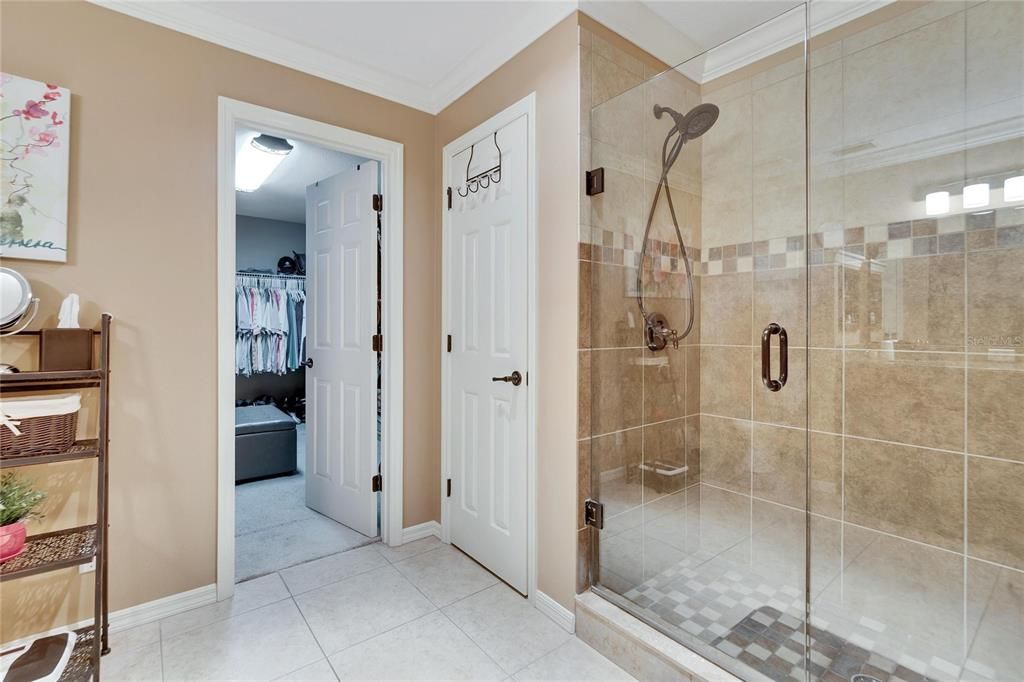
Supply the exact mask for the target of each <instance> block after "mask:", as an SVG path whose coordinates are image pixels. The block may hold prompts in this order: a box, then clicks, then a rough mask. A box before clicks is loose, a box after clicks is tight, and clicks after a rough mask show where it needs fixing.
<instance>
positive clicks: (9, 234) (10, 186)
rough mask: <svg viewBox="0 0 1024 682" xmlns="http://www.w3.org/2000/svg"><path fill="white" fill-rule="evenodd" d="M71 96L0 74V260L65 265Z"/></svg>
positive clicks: (59, 88) (31, 81) (55, 89)
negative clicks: (25, 260) (0, 184)
mask: <svg viewBox="0 0 1024 682" xmlns="http://www.w3.org/2000/svg"><path fill="white" fill-rule="evenodd" d="M70 109H71V93H70V92H69V91H68V90H67V88H61V87H58V86H56V85H50V84H48V83H40V82H38V81H34V80H29V79H27V78H21V77H20V76H12V75H10V74H7V73H0V139H2V147H0V158H2V173H0V179H2V189H0V200H2V205H0V256H2V257H4V258H28V259H32V260H46V261H57V262H60V263H63V262H66V261H67V254H68V252H67V247H68V244H67V240H68V225H67V221H68V158H69V154H68V152H69V147H70V144H69V142H70V130H69V123H68V116H69V113H70Z"/></svg>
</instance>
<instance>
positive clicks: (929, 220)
mask: <svg viewBox="0 0 1024 682" xmlns="http://www.w3.org/2000/svg"><path fill="white" fill-rule="evenodd" d="M852 6H853V5H850V4H847V3H840V2H830V1H826V0H821V1H815V2H811V3H810V4H800V5H797V6H794V7H793V8H792V9H791V10H790V11H787V12H785V13H783V14H781V15H779V16H778V17H776V18H774V19H772V20H770V21H768V22H767V23H764V24H761V25H759V26H756V27H752V28H751V29H750V30H748V31H746V32H744V33H743V34H741V35H738V36H736V37H735V38H733V39H731V40H728V41H726V42H724V43H723V44H721V45H719V46H718V47H715V48H713V49H710V50H708V51H707V52H705V53H703V54H701V55H699V56H697V57H694V58H693V59H691V60H688V61H687V62H685V63H683V64H680V65H679V66H677V67H675V68H673V69H671V70H668V71H666V72H664V73H660V74H658V75H653V76H651V77H649V78H646V80H642V82H640V83H638V84H635V85H633V86H631V87H628V88H625V89H624V88H622V87H621V86H620V87H618V88H616V87H613V86H614V83H615V74H609V73H607V72H606V71H603V69H610V68H611V67H610V66H609V64H612V62H611V61H610V60H608V59H599V58H598V57H597V56H594V57H593V59H587V60H584V68H585V69H590V71H589V72H588V73H587V74H586V76H585V77H586V78H589V79H590V80H591V81H592V83H593V86H592V91H593V94H592V98H593V105H594V106H593V107H592V109H591V111H590V115H589V121H585V122H584V123H585V125H584V136H585V137H586V138H587V143H588V144H589V150H590V157H591V158H590V164H589V165H590V167H591V168H598V167H601V168H604V191H603V192H602V193H600V194H597V195H594V196H592V197H590V198H589V211H588V214H585V215H584V216H583V219H584V221H585V222H586V221H589V225H586V226H585V228H586V230H585V234H586V235H587V237H586V239H585V241H587V242H589V243H588V244H586V245H585V246H586V248H585V249H584V250H583V251H582V253H583V254H584V255H582V256H581V259H582V260H583V261H585V266H586V268H587V277H586V281H587V287H588V289H589V290H588V291H584V292H582V294H581V295H583V296H589V303H588V305H587V306H586V307H587V311H588V315H589V318H590V319H589V320H588V321H587V326H588V329H586V330H585V332H586V337H585V339H586V340H585V343H583V344H581V345H583V346H584V349H583V350H582V351H581V352H582V355H583V356H585V359H583V360H581V366H585V368H586V371H587V372H588V373H589V406H587V408H588V409H589V419H588V420H587V422H586V423H587V432H586V433H585V434H583V435H584V436H585V437H584V438H583V439H582V447H581V452H583V453H584V454H583V455H582V456H583V457H585V458H586V462H587V465H588V467H589V469H588V471H589V476H590V482H589V489H590V496H591V498H592V499H593V500H594V501H595V502H597V503H598V504H599V505H600V509H601V510H602V511H603V514H602V516H603V518H602V519H600V521H598V522H596V525H597V526H598V527H595V528H592V529H591V530H590V532H591V536H590V540H589V544H590V562H589V579H590V583H591V585H592V589H593V590H594V591H596V592H598V593H599V594H601V595H602V596H603V597H605V598H606V599H608V600H610V601H612V602H614V603H615V604H617V605H619V606H621V607H622V608H624V609H626V610H627V611H629V612H631V613H633V614H634V615H636V616H638V617H639V618H641V619H643V620H644V621H646V622H647V623H649V624H650V625H652V626H654V627H656V628H657V629H659V630H661V631H662V632H664V633H666V634H668V635H669V636H671V637H673V638H674V639H676V640H678V641H679V642H681V643H682V644H684V645H686V646H688V647H690V648H692V649H694V650H695V651H697V652H698V653H700V654H701V655H703V656H705V657H706V658H709V659H711V660H712V661H714V662H716V663H717V664H718V665H720V666H721V667H723V668H725V669H726V670H728V671H730V672H732V673H733V674H735V675H736V676H738V677H740V678H741V679H744V680H765V679H768V680H830V681H831V680H847V681H853V682H870V681H871V680H872V679H876V680H879V681H881V682H888V681H890V680H893V681H895V680H903V681H905V682H915V681H923V680H1002V681H1011V680H1020V679H1024V646H1021V644H1022V643H1024V418H1022V415H1024V408H1022V405H1024V3H1021V2H1017V1H1015V0H988V1H987V2H970V3H964V2H926V3H909V2H895V3H890V4H884V5H881V6H879V5H874V6H873V8H874V9H873V11H870V12H863V11H861V12H859V13H854V12H851V11H850V10H849V8H850V7H852ZM723 11H724V10H723ZM854 14H856V16H854ZM641 47H642V46H641ZM593 52H594V54H595V55H596V54H597V48H596V46H595V47H594V48H593ZM602 83H603V85H602ZM609 83H611V84H612V85H609ZM599 92H600V93H602V94H599ZM585 118H586V117H585ZM583 265H584V264H583V263H581V267H582V266H583ZM858 675H860V676H862V677H858Z"/></svg>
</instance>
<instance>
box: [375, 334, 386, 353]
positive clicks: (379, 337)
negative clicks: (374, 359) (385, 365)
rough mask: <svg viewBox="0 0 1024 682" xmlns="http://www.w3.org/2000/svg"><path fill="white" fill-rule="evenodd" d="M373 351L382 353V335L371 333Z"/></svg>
mask: <svg viewBox="0 0 1024 682" xmlns="http://www.w3.org/2000/svg"><path fill="white" fill-rule="evenodd" d="M373 352H374V353H383V352H384V335H383V334H374V335H373Z"/></svg>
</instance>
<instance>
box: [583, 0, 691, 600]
mask: <svg viewBox="0 0 1024 682" xmlns="http://www.w3.org/2000/svg"><path fill="white" fill-rule="evenodd" d="M579 35H580V46H579V49H580V64H581V83H580V92H581V102H580V136H581V139H580V148H581V155H582V158H581V165H582V167H583V168H584V169H590V168H598V167H603V168H604V169H605V191H604V193H603V194H600V195H596V196H594V197H587V196H586V193H585V192H584V191H582V189H581V192H580V196H581V201H582V205H581V210H580V216H581V225H580V239H579V241H580V259H579V277H580V287H579V290H580V302H579V310H580V320H579V322H580V324H579V328H580V339H579V347H580V351H579V404H580V409H579V424H578V437H579V457H580V466H579V469H578V471H579V481H578V495H579V502H580V506H581V512H580V516H579V518H578V523H579V529H580V530H579V545H580V547H579V573H578V576H577V589H578V590H581V591H582V590H583V589H585V588H586V587H587V585H588V584H589V576H588V568H589V554H590V547H591V535H590V533H589V531H588V530H587V529H586V528H585V527H584V525H583V517H582V503H583V500H584V499H586V498H587V497H589V496H591V495H593V496H595V497H600V499H601V501H602V502H603V503H604V504H605V513H606V517H608V518H609V521H608V522H609V523H612V524H614V523H615V519H616V518H625V517H628V516H629V515H630V514H631V513H634V512H635V511H636V510H637V509H638V508H640V506H641V505H643V504H645V503H648V502H651V501H653V500H655V499H657V498H658V497H659V496H661V495H664V494H665V493H666V492H670V491H672V490H675V489H680V488H682V487H684V486H685V485H690V484H693V483H695V482H697V481H699V476H700V462H699V457H698V456H699V429H700V419H699V412H700V402H699V400H700V390H699V386H700V362H699V358H700V355H699V350H698V347H697V340H698V338H699V318H698V319H697V320H696V324H695V325H694V329H693V331H692V333H691V334H690V336H689V338H687V339H686V340H685V341H684V343H683V345H682V346H681V347H680V348H679V349H678V350H676V349H670V350H668V351H664V352H660V353H656V354H652V353H651V352H649V351H647V350H646V348H645V347H644V345H643V344H644V338H643V328H642V324H641V322H642V321H641V316H640V314H639V310H638V307H637V301H636V290H637V275H638V269H637V264H638V259H639V253H640V249H641V242H642V239H643V231H644V225H645V220H646V218H647V210H648V207H649V206H650V204H651V201H652V199H653V198H654V193H655V191H656V188H657V183H658V179H659V177H660V172H661V142H662V140H663V139H664V135H665V133H666V132H667V131H668V129H669V128H670V123H669V121H668V119H667V118H665V119H663V120H661V121H658V120H656V119H655V118H654V116H653V107H654V105H655V104H656V103H657V104H661V105H664V106H670V107H672V108H674V109H676V110H679V111H682V112H685V111H687V110H688V109H689V108H691V107H693V106H695V105H696V104H697V103H698V102H699V94H698V87H697V86H696V84H695V83H693V82H692V81H689V80H688V79H686V78H684V77H683V76H681V75H680V74H678V73H674V72H668V73H662V72H664V71H665V70H666V69H667V66H666V65H665V64H662V63H661V62H658V61H657V60H656V59H654V58H652V57H651V56H650V55H647V54H645V53H643V52H642V51H641V50H639V49H638V48H637V47H636V46H634V45H632V44H630V43H628V42H626V41H625V40H624V39H623V38H621V37H620V36H617V35H615V34H614V33H612V32H611V31H609V30H608V29H606V28H604V27H603V26H601V25H599V24H596V23H594V22H593V21H592V20H590V19H589V18H587V17H586V16H583V15H581V25H580V34H579ZM657 74H662V75H660V76H657ZM656 76H657V77H656ZM700 177H701V168H700V146H699V144H696V145H692V146H691V147H689V148H687V150H686V153H685V154H683V155H682V156H681V157H680V159H679V161H678V162H677V164H676V166H675V167H674V168H673V170H672V172H671V174H670V175H669V177H668V181H669V184H670V186H671V188H672V199H673V202H674V205H675V207H676V211H677V214H678V216H679V218H680V227H681V230H682V231H683V236H684V238H685V239H686V240H687V243H688V246H689V247H690V249H691V250H692V255H693V256H694V257H695V258H698V259H699V249H700V215H701V214H700V211H701V203H700V191H701V190H700V187H701V180H700ZM659 203H660V205H659V208H658V211H657V212H656V214H655V216H654V221H653V226H652V233H651V237H652V245H653V246H652V250H651V253H652V254H653V256H654V257H653V258H652V262H653V263H654V267H653V269H651V270H650V271H649V272H645V275H644V290H645V292H646V294H647V297H646V298H647V306H648V310H652V311H658V312H662V313H663V314H665V315H666V316H667V317H668V319H669V320H670V322H671V323H672V324H673V325H676V326H679V327H682V326H683V325H684V324H685V319H686V316H687V314H688V312H687V307H688V300H687V298H686V296H687V293H686V291H687V290H686V279H685V274H684V269H683V264H682V261H681V260H680V258H681V255H682V253H681V251H680V250H679V248H678V246H677V245H676V242H677V240H676V237H675V233H674V229H673V227H672V223H671V219H670V214H669V212H668V208H667V204H666V202H665V199H664V197H662V199H661V201H660V202H659ZM698 291H699V289H698ZM695 308H696V309H697V310H699V307H697V305H696V302H695ZM654 459H659V460H670V461H672V462H678V463H679V464H685V465H686V466H687V467H688V470H687V471H686V473H685V474H684V475H681V476H680V477H679V478H678V481H675V480H673V481H672V482H671V483H668V484H666V485H660V486H658V487H654V486H653V485H647V486H643V485H641V481H642V476H641V473H640V470H639V469H638V465H639V464H640V463H641V461H642V460H645V461H651V460H654ZM595 488H596V489H595Z"/></svg>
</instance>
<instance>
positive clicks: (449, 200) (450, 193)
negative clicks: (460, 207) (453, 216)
mask: <svg viewBox="0 0 1024 682" xmlns="http://www.w3.org/2000/svg"><path fill="white" fill-rule="evenodd" d="M448 210H449V211H450V210H452V188H451V187H449V188H448Z"/></svg>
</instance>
